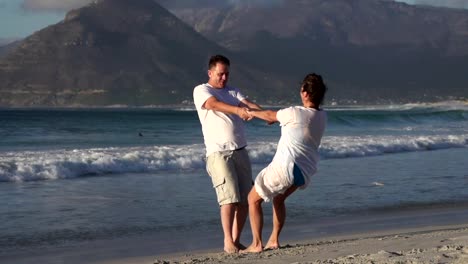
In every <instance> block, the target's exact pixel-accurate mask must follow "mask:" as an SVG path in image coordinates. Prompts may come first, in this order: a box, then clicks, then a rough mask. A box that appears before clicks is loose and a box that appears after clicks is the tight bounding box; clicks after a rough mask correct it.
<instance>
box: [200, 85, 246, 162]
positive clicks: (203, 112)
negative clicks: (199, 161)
mask: <svg viewBox="0 0 468 264" xmlns="http://www.w3.org/2000/svg"><path fill="white" fill-rule="evenodd" d="M212 96H214V97H216V99H218V100H219V101H221V102H224V103H226V104H230V105H234V106H238V105H239V103H240V102H241V101H242V100H244V99H246V97H245V96H244V95H242V94H241V93H240V91H239V89H237V88H234V87H229V86H226V87H224V88H221V89H218V88H214V87H212V86H211V85H209V84H208V83H205V84H200V85H198V86H197V87H195V88H194V89H193V100H194V103H195V107H196V109H197V113H198V118H199V119H200V123H201V125H202V131H203V138H204V141H205V146H206V156H207V157H208V156H209V155H210V154H212V153H214V152H219V151H226V150H236V149H240V148H243V147H245V146H246V145H247V140H246V138H245V133H244V122H243V121H242V119H241V118H240V117H239V116H238V115H235V114H225V113H223V112H219V111H213V110H208V109H206V108H204V107H203V105H204V104H205V102H206V100H208V98H210V97H212Z"/></svg>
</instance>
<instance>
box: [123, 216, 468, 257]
mask: <svg viewBox="0 0 468 264" xmlns="http://www.w3.org/2000/svg"><path fill="white" fill-rule="evenodd" d="M128 261H130V262H128ZM133 261H136V259H135V260H127V261H124V262H121V263H135V264H136V263H143V262H133ZM148 263H149V262H148ZM154 263H158V264H162V263H164V264H168V263H174V264H176V263H256V264H260V263H273V264H274V263H278V264H279V263H363V264H364V263H366V264H367V263H468V225H462V226H447V227H437V228H422V229H412V230H400V232H394V233H385V232H383V233H380V234H376V233H374V234H372V233H367V234H359V235H353V236H349V237H335V238H329V239H326V240H317V241H301V242H298V243H293V244H286V245H284V246H282V247H281V248H280V249H277V250H268V251H264V252H262V253H250V254H232V255H228V254H224V253H199V254H186V255H178V256H167V257H166V258H157V259H155V260H154Z"/></svg>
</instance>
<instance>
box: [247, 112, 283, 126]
mask: <svg viewBox="0 0 468 264" xmlns="http://www.w3.org/2000/svg"><path fill="white" fill-rule="evenodd" d="M277 112H278V111H273V110H252V111H248V113H249V114H250V115H251V116H253V117H256V118H260V119H263V120H265V121H267V122H268V124H273V123H275V122H278V118H277V117H276V113H277Z"/></svg>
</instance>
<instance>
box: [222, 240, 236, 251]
mask: <svg viewBox="0 0 468 264" xmlns="http://www.w3.org/2000/svg"><path fill="white" fill-rule="evenodd" d="M224 252H226V253H228V254H234V253H237V252H239V248H238V247H236V245H234V243H233V242H232V241H231V242H226V241H225V242H224Z"/></svg>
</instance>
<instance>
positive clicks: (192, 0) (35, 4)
mask: <svg viewBox="0 0 468 264" xmlns="http://www.w3.org/2000/svg"><path fill="white" fill-rule="evenodd" d="M93 1H96V0H24V1H23V3H22V5H21V6H22V8H23V9H25V10H28V11H40V12H43V11H53V12H64V11H69V10H71V9H75V8H79V7H83V6H85V5H87V4H89V3H91V2H93ZM133 1H138V0H133ZM283 1H284V0H224V1H220V0H179V1H174V0H155V2H157V3H159V4H161V5H163V6H164V7H166V8H183V7H203V6H211V7H219V6H228V5H239V4H248V5H260V6H267V5H268V6H269V5H275V4H279V3H282V2H283ZM0 5H1V3H0Z"/></svg>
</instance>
